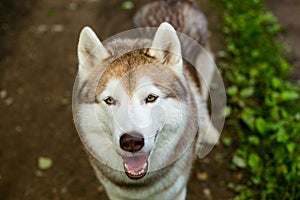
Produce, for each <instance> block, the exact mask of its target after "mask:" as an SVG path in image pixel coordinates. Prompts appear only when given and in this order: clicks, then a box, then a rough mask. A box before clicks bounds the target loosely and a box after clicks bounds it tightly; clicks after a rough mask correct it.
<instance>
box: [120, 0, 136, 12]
mask: <svg viewBox="0 0 300 200" xmlns="http://www.w3.org/2000/svg"><path fill="white" fill-rule="evenodd" d="M122 8H123V9H124V10H131V9H132V8H134V3H133V2H132V1H124V2H123V4H122Z"/></svg>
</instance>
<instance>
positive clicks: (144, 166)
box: [143, 162, 147, 170]
mask: <svg viewBox="0 0 300 200" xmlns="http://www.w3.org/2000/svg"><path fill="white" fill-rule="evenodd" d="M146 167H147V163H146V162H145V164H144V165H143V170H145V169H146Z"/></svg>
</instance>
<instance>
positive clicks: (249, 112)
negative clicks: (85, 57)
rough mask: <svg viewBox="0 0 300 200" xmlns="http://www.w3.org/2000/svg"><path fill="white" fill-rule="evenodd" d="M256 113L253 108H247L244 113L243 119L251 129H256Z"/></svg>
mask: <svg viewBox="0 0 300 200" xmlns="http://www.w3.org/2000/svg"><path fill="white" fill-rule="evenodd" d="M254 114H255V111H254V110H253V109H251V108H246V109H244V110H243V111H242V114H241V119H242V120H243V122H244V123H245V124H247V126H248V127H249V128H250V129H254V121H255V117H254Z"/></svg>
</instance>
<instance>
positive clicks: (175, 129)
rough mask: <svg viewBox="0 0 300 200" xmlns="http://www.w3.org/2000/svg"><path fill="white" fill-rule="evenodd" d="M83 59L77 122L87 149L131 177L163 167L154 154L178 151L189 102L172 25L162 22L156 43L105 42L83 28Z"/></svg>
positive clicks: (79, 54)
mask: <svg viewBox="0 0 300 200" xmlns="http://www.w3.org/2000/svg"><path fill="white" fill-rule="evenodd" d="M78 58H79V72H78V83H77V93H76V98H77V99H78V104H76V108H75V109H74V110H76V112H75V120H76V123H77V124H78V127H79V128H78V130H79V132H80V135H81V138H82V139H83V141H84V143H85V145H86V146H87V148H88V150H90V151H91V152H92V153H93V155H95V156H96V157H97V158H98V159H100V160H101V161H102V162H103V163H104V164H107V165H109V166H111V167H112V168H115V169H119V170H121V169H120V166H122V167H123V168H124V169H125V172H126V174H127V176H128V177H129V178H132V179H139V178H142V177H143V176H145V175H146V174H147V171H149V169H150V168H151V170H154V169H157V168H160V167H162V163H160V161H159V159H157V160H155V159H154V158H153V159H152V157H154V156H152V155H153V154H156V157H157V155H158V154H160V156H165V157H168V156H171V155H173V151H174V148H170V143H172V142H174V143H175V144H178V143H179V142H181V141H180V140H182V137H181V136H182V135H181V134H182V133H183V132H184V130H185V129H186V128H187V126H188V123H187V118H188V114H187V105H188V104H189V101H190V100H189V99H190V98H189V95H190V94H189V92H188V89H187V83H186V82H185V80H184V74H183V63H182V58H181V47H180V42H179V39H178V37H177V35H176V32H175V30H174V29H173V27H172V26H171V25H170V24H168V23H163V24H161V26H160V27H159V28H158V30H157V32H156V34H155V36H154V39H153V41H150V40H123V41H122V40H116V41H112V42H110V43H107V44H106V45H105V46H104V45H103V44H102V43H101V42H100V40H99V39H98V38H97V36H96V35H95V33H94V32H93V31H92V30H91V29H90V28H84V29H83V30H82V32H81V34H80V39H79V44H78ZM196 115H197V114H195V116H196ZM195 116H194V118H195V119H196V118H197V117H195ZM191 121H193V122H194V123H196V120H191ZM175 146H176V145H174V147H175ZM158 156H159V155H158ZM112 158H113V159H112ZM150 161H151V162H150Z"/></svg>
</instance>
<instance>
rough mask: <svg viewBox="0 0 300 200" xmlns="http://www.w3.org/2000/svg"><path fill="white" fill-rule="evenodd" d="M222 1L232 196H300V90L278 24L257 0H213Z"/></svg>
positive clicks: (264, 197) (221, 65) (218, 2)
mask: <svg viewBox="0 0 300 200" xmlns="http://www.w3.org/2000/svg"><path fill="white" fill-rule="evenodd" d="M214 2H215V3H217V4H218V5H221V6H222V8H223V12H224V15H223V17H222V19H223V22H222V31H223V33H224V35H225V43H226V49H224V51H222V52H220V55H221V56H222V58H223V59H222V62H221V63H219V66H220V67H221V70H222V72H223V73H224V75H225V79H226V81H228V85H229V87H228V88H227V94H228V98H227V99H228V104H229V107H230V110H231V115H230V117H229V118H230V119H229V123H230V125H231V126H233V129H232V130H235V131H234V132H232V136H231V139H228V138H226V140H225V141H224V143H225V144H227V146H229V145H230V142H231V140H235V141H237V142H238V144H239V145H238V148H237V149H236V151H235V152H234V154H233V158H232V164H231V168H232V169H233V170H238V171H241V172H243V174H244V178H243V180H241V181H240V183H239V184H235V185H232V184H230V188H231V189H233V190H234V191H235V192H236V193H237V196H236V197H235V199H300V101H299V89H298V87H297V86H296V85H294V84H293V83H292V82H291V81H289V80H288V78H287V73H288V72H289V69H290V68H291V66H290V64H289V63H288V62H287V61H286V60H285V58H284V57H283V49H282V46H281V44H280V43H279V42H278V41H277V40H276V39H275V36H276V34H278V33H279V32H280V31H281V30H282V27H281V26H280V25H278V24H277V21H276V18H275V17H274V16H273V15H272V13H270V12H268V11H266V10H265V8H264V2H263V1H262V0H247V1H240V0H231V1H227V0H214Z"/></svg>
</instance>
